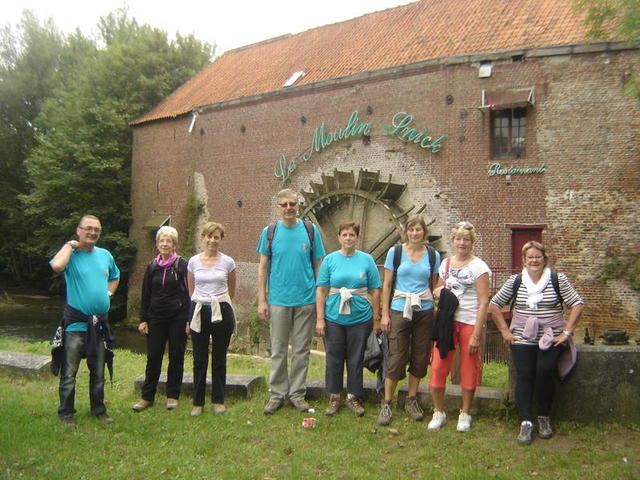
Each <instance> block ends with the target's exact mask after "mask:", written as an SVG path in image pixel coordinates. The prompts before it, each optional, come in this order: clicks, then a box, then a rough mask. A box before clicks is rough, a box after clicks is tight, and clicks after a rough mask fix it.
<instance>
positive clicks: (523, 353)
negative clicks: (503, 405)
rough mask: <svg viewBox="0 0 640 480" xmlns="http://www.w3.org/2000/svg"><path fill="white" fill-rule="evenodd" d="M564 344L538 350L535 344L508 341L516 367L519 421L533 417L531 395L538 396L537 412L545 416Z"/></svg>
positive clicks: (548, 412)
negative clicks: (513, 343)
mask: <svg viewBox="0 0 640 480" xmlns="http://www.w3.org/2000/svg"><path fill="white" fill-rule="evenodd" d="M564 348H565V347H564V346H563V345H560V346H557V347H551V348H550V349H548V350H540V349H539V348H538V346H537V345H511V359H512V360H513V365H514V366H515V368H516V405H517V407H518V415H519V417H520V421H524V420H529V421H533V396H534V392H535V395H536V398H537V400H538V415H541V416H548V415H549V414H550V413H551V404H552V402H553V395H554V393H555V390H556V379H557V377H558V359H559V357H560V354H561V353H562V352H563V350H564Z"/></svg>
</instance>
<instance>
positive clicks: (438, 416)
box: [427, 410, 447, 430]
mask: <svg viewBox="0 0 640 480" xmlns="http://www.w3.org/2000/svg"><path fill="white" fill-rule="evenodd" d="M445 423H447V414H446V413H444V412H440V411H438V410H434V411H433V417H431V421H430V422H429V425H427V430H440V429H441V428H442V426H443V425H444V424H445Z"/></svg>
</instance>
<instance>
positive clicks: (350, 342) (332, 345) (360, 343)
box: [324, 321, 372, 397]
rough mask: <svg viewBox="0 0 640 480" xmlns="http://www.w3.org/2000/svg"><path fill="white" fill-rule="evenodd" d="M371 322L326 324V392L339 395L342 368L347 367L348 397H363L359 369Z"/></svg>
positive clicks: (341, 385) (362, 360)
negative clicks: (345, 365) (349, 395)
mask: <svg viewBox="0 0 640 480" xmlns="http://www.w3.org/2000/svg"><path fill="white" fill-rule="evenodd" d="M371 328H372V324H371V321H368V322H362V323H356V324H355V325H340V324H338V323H333V322H326V329H325V334H324V347H325V350H326V367H325V383H326V386H327V392H329V393H342V388H343V385H344V380H343V376H344V364H345V363H346V364H347V393H351V394H353V395H355V396H356V397H362V395H363V394H364V389H363V388H362V368H363V363H364V351H365V348H366V346H367V338H368V337H369V333H370V332H371Z"/></svg>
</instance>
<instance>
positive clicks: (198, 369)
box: [189, 302, 236, 406]
mask: <svg viewBox="0 0 640 480" xmlns="http://www.w3.org/2000/svg"><path fill="white" fill-rule="evenodd" d="M220 310H221V311H222V321H221V322H217V323H211V307H209V306H207V305H203V306H202V310H201V311H200V316H201V317H200V318H201V320H202V321H201V325H202V327H201V331H200V333H196V332H191V343H192V344H193V405H194V406H203V405H204V396H205V391H206V388H207V368H208V366H209V338H210V337H212V338H213V340H212V343H211V344H212V351H211V364H212V374H211V402H212V403H224V386H225V384H226V381H227V349H228V348H229V341H230V340H231V334H232V333H233V330H234V328H235V324H236V321H235V317H234V315H233V308H232V307H231V305H229V304H228V303H226V302H223V303H221V304H220ZM191 312H193V304H192V305H191ZM189 318H191V316H189Z"/></svg>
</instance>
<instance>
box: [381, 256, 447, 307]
mask: <svg viewBox="0 0 640 480" xmlns="http://www.w3.org/2000/svg"><path fill="white" fill-rule="evenodd" d="M384 268H385V269H386V270H391V271H392V272H393V248H390V249H389V251H388V252H387V259H386V260H385V262H384ZM438 268H440V253H439V252H437V251H436V263H435V265H434V267H433V272H431V266H430V265H429V252H428V250H426V249H425V251H424V255H422V258H421V259H420V260H419V261H418V263H413V262H412V261H411V260H409V257H408V256H407V252H405V251H404V247H403V248H402V257H401V259H400V266H399V267H398V277H397V279H396V288H395V289H396V290H400V291H401V292H408V293H418V292H422V291H423V290H426V289H427V288H429V277H430V276H431V275H432V274H434V273H437V272H438ZM391 296H393V292H391ZM404 302H405V299H404V298H397V299H395V300H394V301H393V302H391V310H395V311H397V312H402V311H403V310H404ZM432 308H433V302H429V301H427V300H422V306H421V308H420V310H431V309H432Z"/></svg>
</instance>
